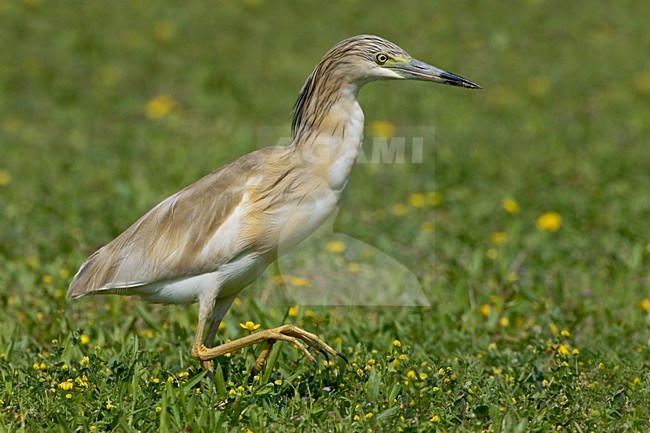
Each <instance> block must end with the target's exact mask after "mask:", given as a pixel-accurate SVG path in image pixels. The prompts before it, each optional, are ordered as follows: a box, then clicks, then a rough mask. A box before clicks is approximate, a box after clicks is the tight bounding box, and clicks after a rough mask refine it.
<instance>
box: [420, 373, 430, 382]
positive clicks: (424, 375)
mask: <svg viewBox="0 0 650 433" xmlns="http://www.w3.org/2000/svg"><path fill="white" fill-rule="evenodd" d="M428 377H429V376H428V375H427V374H426V373H420V380H426V379H427V378H428Z"/></svg>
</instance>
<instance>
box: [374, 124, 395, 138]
mask: <svg viewBox="0 0 650 433" xmlns="http://www.w3.org/2000/svg"><path fill="white" fill-rule="evenodd" d="M393 134H395V125H393V124H392V123H391V122H388V121H386V120H376V121H374V122H372V135H373V136H374V137H380V138H390V137H392V136H393Z"/></svg>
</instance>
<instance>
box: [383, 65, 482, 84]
mask: <svg viewBox="0 0 650 433" xmlns="http://www.w3.org/2000/svg"><path fill="white" fill-rule="evenodd" d="M384 68H387V69H390V70H391V71H393V72H395V73H396V74H398V75H400V76H401V77H403V78H406V79H409V80H420V81H433V82H436V83H443V84H451V85H452V86H461V87H467V88H468V89H480V88H481V86H479V85H478V84H476V83H472V82H471V81H469V80H466V79H465V78H463V77H460V76H458V75H456V74H452V73H451V72H447V71H443V70H442V69H438V68H436V67H435V66H431V65H429V64H428V63H424V62H421V61H419V60H415V59H410V60H407V61H406V62H403V63H401V62H400V63H393V64H389V65H384Z"/></svg>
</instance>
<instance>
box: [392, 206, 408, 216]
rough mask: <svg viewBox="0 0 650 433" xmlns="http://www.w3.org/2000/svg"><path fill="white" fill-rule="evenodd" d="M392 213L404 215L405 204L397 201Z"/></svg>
mask: <svg viewBox="0 0 650 433" xmlns="http://www.w3.org/2000/svg"><path fill="white" fill-rule="evenodd" d="M393 213H394V214H395V215H396V216H402V215H404V214H405V213H406V206H404V205H403V204H402V203H397V204H396V205H394V206H393Z"/></svg>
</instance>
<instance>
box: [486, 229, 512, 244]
mask: <svg viewBox="0 0 650 433" xmlns="http://www.w3.org/2000/svg"><path fill="white" fill-rule="evenodd" d="M490 242H492V243H493V244H495V245H501V244H505V243H506V242H508V235H507V234H505V233H504V232H494V233H492V235H491V236H490Z"/></svg>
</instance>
